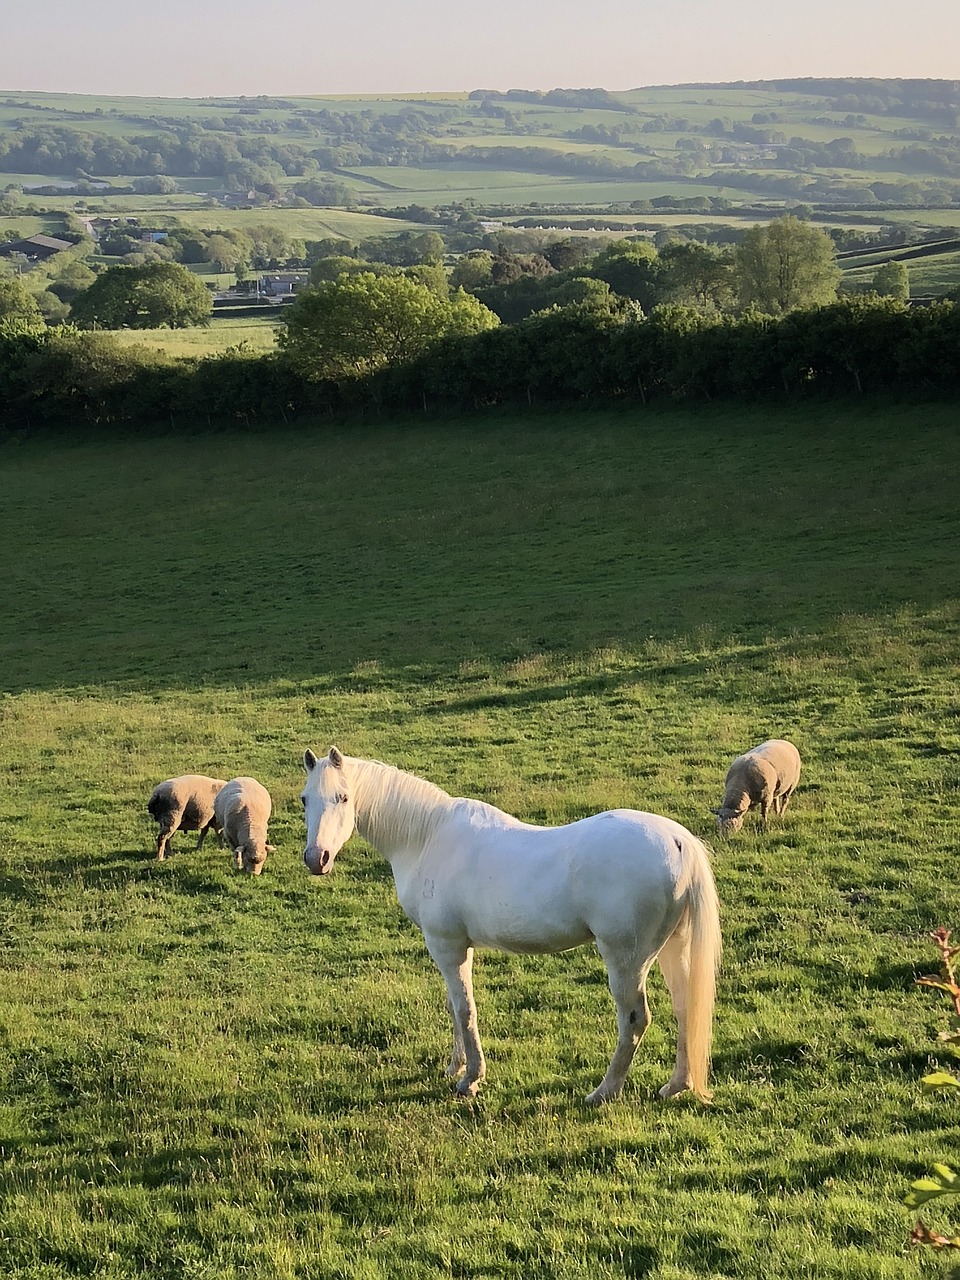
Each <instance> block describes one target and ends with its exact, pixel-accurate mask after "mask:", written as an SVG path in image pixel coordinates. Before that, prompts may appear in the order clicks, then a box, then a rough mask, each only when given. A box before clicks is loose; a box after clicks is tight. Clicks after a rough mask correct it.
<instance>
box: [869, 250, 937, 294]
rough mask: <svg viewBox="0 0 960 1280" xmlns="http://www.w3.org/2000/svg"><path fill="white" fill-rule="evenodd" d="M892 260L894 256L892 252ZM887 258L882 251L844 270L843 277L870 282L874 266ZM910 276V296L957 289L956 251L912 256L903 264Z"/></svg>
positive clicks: (877, 265) (875, 268)
mask: <svg viewBox="0 0 960 1280" xmlns="http://www.w3.org/2000/svg"><path fill="white" fill-rule="evenodd" d="M892 256H893V257H894V258H895V259H896V258H897V256H898V255H896V254H894V255H892ZM887 261H889V259H888V258H886V257H884V256H883V254H877V255H876V256H875V257H872V258H871V260H870V263H869V265H868V266H865V267H856V268H853V269H851V270H849V271H845V272H844V273H843V274H844V279H845V280H851V281H854V282H856V283H858V284H870V283H871V282H872V280H873V277H874V276H875V275H876V273H877V268H878V267H880V266H881V265H882V264H883V263H884V262H887ZM903 265H904V266H905V267H906V269H907V275H908V276H909V277H910V293H911V295H912V296H913V297H917V296H923V295H930V294H944V293H949V292H951V291H952V290H954V289H957V288H960V253H939V254H932V255H931V256H930V257H928V258H912V259H908V260H907V261H905V262H904V264H903Z"/></svg>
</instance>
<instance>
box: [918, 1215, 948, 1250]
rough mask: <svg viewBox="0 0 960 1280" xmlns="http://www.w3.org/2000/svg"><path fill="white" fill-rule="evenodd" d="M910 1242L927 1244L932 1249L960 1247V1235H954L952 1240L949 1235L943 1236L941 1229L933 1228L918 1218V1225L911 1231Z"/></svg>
mask: <svg viewBox="0 0 960 1280" xmlns="http://www.w3.org/2000/svg"><path fill="white" fill-rule="evenodd" d="M910 1243H911V1244H927V1245H929V1246H930V1247H931V1249H960V1236H954V1237H953V1239H952V1240H951V1239H950V1237H949V1236H942V1235H941V1234H940V1232H939V1231H934V1230H932V1228H930V1227H928V1226H927V1224H926V1223H925V1222H921V1221H920V1220H919V1219H918V1220H917V1225H916V1226H915V1227H914V1228H913V1230H912V1231H911V1232H910Z"/></svg>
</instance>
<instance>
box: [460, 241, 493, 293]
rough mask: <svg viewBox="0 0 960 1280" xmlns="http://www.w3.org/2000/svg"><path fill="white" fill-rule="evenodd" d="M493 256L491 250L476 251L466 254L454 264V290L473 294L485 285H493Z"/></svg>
mask: <svg viewBox="0 0 960 1280" xmlns="http://www.w3.org/2000/svg"><path fill="white" fill-rule="evenodd" d="M492 267H493V254H492V253H491V252H490V251H489V249H475V250H474V251H473V252H472V253H465V254H464V255H463V256H462V257H460V258H458V259H457V260H456V262H455V263H454V266H453V270H452V271H451V272H450V285H451V287H452V288H454V289H466V290H467V291H468V292H470V293H472V292H473V291H474V289H482V288H483V286H484V285H488V284H492V283H493V275H492Z"/></svg>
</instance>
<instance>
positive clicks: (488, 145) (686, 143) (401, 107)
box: [0, 78, 960, 216]
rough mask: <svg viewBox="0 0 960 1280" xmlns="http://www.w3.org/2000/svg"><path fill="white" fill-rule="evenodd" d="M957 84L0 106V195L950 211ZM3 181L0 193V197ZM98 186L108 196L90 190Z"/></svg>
mask: <svg viewBox="0 0 960 1280" xmlns="http://www.w3.org/2000/svg"><path fill="white" fill-rule="evenodd" d="M958 121H960V82H957V81H947V80H908V79H891V80H877V79H813V78H810V79H790V80H776V81H751V82H743V83H738V84H693V85H665V86H657V87H652V88H639V89H634V90H630V91H628V92H623V93H611V92H610V91H608V90H606V89H603V88H593V89H563V88H555V89H550V90H545V91H541V90H529V89H523V88H517V89H510V90H507V91H506V92H502V91H495V90H487V89H474V90H471V91H470V92H468V93H463V94H450V95H440V96H430V97H423V98H415V97H401V96H386V95H384V96H379V97H358V98H339V97H338V98H320V97H317V98H313V97H306V98H305V97H250V98H247V97H238V98H204V99H140V98H106V97H105V98H94V97H90V96H82V95H70V94H28V93H17V94H9V95H7V96H5V97H4V96H3V95H2V93H0V186H2V185H6V186H7V187H8V190H7V192H6V193H5V195H4V199H5V201H6V205H7V206H9V205H11V204H15V203H16V200H17V198H19V196H20V194H21V191H23V192H26V193H27V194H28V195H29V194H30V193H36V192H38V191H39V193H40V194H42V195H44V196H45V197H49V198H51V199H56V198H57V196H58V195H62V196H65V197H69V196H72V197H80V198H81V199H84V200H94V201H97V202H99V203H100V205H101V206H102V204H103V201H104V200H106V201H108V202H109V201H110V200H112V199H116V198H117V197H119V196H120V195H123V194H127V195H135V196H139V197H151V198H152V197H155V196H156V197H164V198H166V200H167V202H168V207H171V208H172V207H176V206H177V205H178V204H179V205H180V206H181V207H203V206H207V207H225V206H229V205H230V204H233V205H242V204H249V203H257V202H259V203H270V204H274V205H276V204H281V205H282V204H290V203H292V204H294V205H297V207H302V206H305V205H306V206H314V207H330V206H337V207H341V208H342V207H353V208H361V209H363V208H369V209H380V208H397V207H404V206H408V205H414V204H415V205H417V206H419V207H422V208H426V209H440V208H450V207H454V206H464V205H466V206H468V207H470V208H473V209H478V210H481V211H483V210H487V211H488V212H492V213H493V214H494V215H495V216H496V215H499V214H502V213H503V212H504V211H509V212H513V213H527V212H530V211H531V210H536V209H550V210H551V211H557V210H563V209H571V210H591V209H592V210H596V211H598V212H614V213H616V212H624V211H626V212H643V211H649V210H650V209H651V208H653V207H655V206H654V205H653V204H652V202H653V201H654V200H661V201H662V200H664V199H667V200H669V199H676V200H686V201H692V200H698V201H700V206H701V211H702V210H703V209H704V208H705V207H709V209H710V210H711V211H713V212H715V213H716V212H718V211H721V212H722V211H723V209H725V208H732V209H736V208H737V207H739V206H742V205H750V206H755V205H756V204H757V203H758V202H767V203H768V204H769V205H770V206H771V207H774V208H775V207H777V206H780V207H792V206H793V205H795V204H797V203H803V204H809V205H811V206H814V207H818V208H820V209H835V210H844V209H847V210H860V211H870V210H876V211H877V212H880V211H886V210H897V209H901V210H926V209H939V210H949V209H955V210H957V211H960V123H958ZM3 175H7V182H6V183H4V182H3ZM104 184H106V186H105V185H104Z"/></svg>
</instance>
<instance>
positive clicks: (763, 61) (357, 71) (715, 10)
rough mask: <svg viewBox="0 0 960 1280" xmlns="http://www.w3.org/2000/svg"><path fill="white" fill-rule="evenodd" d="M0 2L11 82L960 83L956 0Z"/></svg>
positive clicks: (204, 90)
mask: <svg viewBox="0 0 960 1280" xmlns="http://www.w3.org/2000/svg"><path fill="white" fill-rule="evenodd" d="M5 8H6V12H5V15H4V19H3V44H2V48H0V92H3V93H9V92H12V91H16V90H21V91H27V90H34V91H40V90H45V91H48V92H72V93H92V94H98V93H99V94H132V95H136V96H142V97H208V96H216V95H223V94H242V93H245V94H248V95H253V94H259V93H265V94H274V95H282V94H289V95H302V94H321V95H322V94H356V93H406V94H416V93H429V92H443V91H451V90H469V89H478V88H488V89H509V88H525V89H552V88H557V87H560V88H584V87H591V86H599V87H602V88H605V89H612V90H618V89H619V90H623V89H633V88H637V87H639V86H642V85H653V84H677V83H681V82H685V81H700V80H708V81H728V80H755V79H765V80H775V79H777V78H785V77H795V76H884V77H892V76H908V77H933V78H937V79H957V78H960V0H915V3H904V2H903V0H792V3H791V2H789V0H724V2H723V3H719V2H718V0H473V2H472V3H464V0H407V3H401V2H399V0H326V2H325V3H322V4H321V3H318V2H317V0H279V3H271V2H270V0H164V3H162V4H153V5H147V4H137V3H131V2H130V0H44V2H43V3H32V4H31V3H13V4H10V5H9V6H5Z"/></svg>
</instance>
